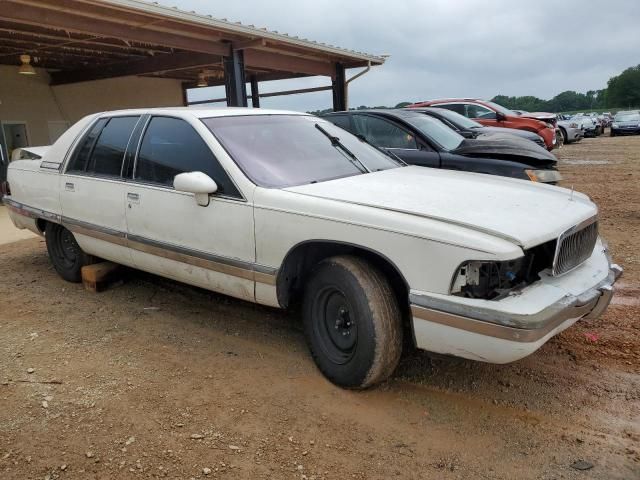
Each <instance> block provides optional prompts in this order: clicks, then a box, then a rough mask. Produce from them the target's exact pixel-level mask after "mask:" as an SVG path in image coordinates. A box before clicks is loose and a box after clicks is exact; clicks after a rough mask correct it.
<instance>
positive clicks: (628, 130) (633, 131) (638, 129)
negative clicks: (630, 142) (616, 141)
mask: <svg viewBox="0 0 640 480" xmlns="http://www.w3.org/2000/svg"><path fill="white" fill-rule="evenodd" d="M611 131H612V132H613V133H614V134H615V135H624V134H625V133H626V134H636V133H640V127H618V128H611Z"/></svg>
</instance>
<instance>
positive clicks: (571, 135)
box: [565, 127, 584, 142]
mask: <svg viewBox="0 0 640 480" xmlns="http://www.w3.org/2000/svg"><path fill="white" fill-rule="evenodd" d="M565 130H566V132H567V140H568V141H570V142H575V141H577V140H580V139H582V137H584V132H583V131H582V129H581V128H571V127H567V128H566V129H565Z"/></svg>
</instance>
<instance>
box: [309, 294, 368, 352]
mask: <svg viewBox="0 0 640 480" xmlns="http://www.w3.org/2000/svg"><path fill="white" fill-rule="evenodd" d="M314 313H315V315H314V317H315V320H316V321H315V322H314V330H315V331H316V335H317V338H318V340H319V343H320V345H321V347H322V350H323V352H324V353H325V355H326V356H327V357H328V358H329V359H330V360H331V361H332V362H334V363H337V364H344V363H346V362H348V361H349V360H350V359H351V357H353V354H354V352H355V348H356V344H357V341H358V328H357V324H356V321H355V316H354V313H353V311H352V309H351V307H350V305H349V302H348V301H347V299H346V297H345V296H344V294H343V293H342V292H341V291H340V290H338V289H337V288H335V287H326V288H324V289H323V290H322V291H321V292H319V293H318V295H317V296H316V299H315V302H314Z"/></svg>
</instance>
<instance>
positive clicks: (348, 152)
mask: <svg viewBox="0 0 640 480" xmlns="http://www.w3.org/2000/svg"><path fill="white" fill-rule="evenodd" d="M316 128H317V129H318V130H320V131H321V132H322V134H323V135H324V136H325V137H327V138H328V139H329V140H331V145H333V146H334V147H336V148H339V149H340V150H342V151H343V152H344V153H345V155H347V157H348V159H349V161H350V162H351V163H353V165H354V166H355V167H356V168H357V169H358V170H360V171H361V172H362V173H371V170H369V169H368V168H367V167H365V166H364V164H363V163H362V162H361V161H360V160H359V159H358V157H356V156H355V155H354V154H353V152H352V151H351V150H349V149H348V148H347V147H345V146H344V144H343V143H342V142H341V141H340V139H339V138H338V137H335V136H333V135H331V134H330V133H329V132H327V131H326V130H325V129H324V128H322V127H321V126H320V125H319V124H317V123H316Z"/></svg>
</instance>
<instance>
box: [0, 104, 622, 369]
mask: <svg viewBox="0 0 640 480" xmlns="http://www.w3.org/2000/svg"><path fill="white" fill-rule="evenodd" d="M123 113H127V114H129V115H133V114H136V115H137V114H152V115H166V116H173V117H177V118H181V119H184V120H185V121H187V122H189V123H190V124H191V125H192V126H193V127H194V129H195V130H196V131H197V132H198V133H199V134H200V136H201V137H202V138H203V139H204V141H205V142H206V144H207V145H208V147H209V148H210V149H211V151H212V152H213V153H214V154H215V156H216V158H217V159H218V160H219V162H220V164H221V165H222V167H223V168H224V169H225V170H226V172H227V173H228V174H229V176H230V177H231V179H232V180H233V182H234V183H235V184H236V186H237V188H238V190H239V191H240V193H241V194H242V197H243V198H242V199H230V198H226V197H224V196H221V195H215V194H214V195H212V196H211V199H210V200H211V201H210V203H209V205H208V206H206V207H202V206H199V205H197V203H196V201H195V200H194V198H193V194H190V193H185V192H178V191H175V190H173V189H171V188H163V187H158V186H151V185H144V184H139V183H136V182H135V181H131V180H129V181H124V180H118V179H104V178H98V177H91V176H86V175H77V174H69V173H66V172H65V164H66V162H67V160H68V157H69V155H68V153H69V152H70V151H71V150H72V149H73V148H74V145H75V143H76V142H77V139H78V138H79V136H80V135H81V134H82V133H83V132H84V131H85V130H86V129H87V128H88V126H89V125H90V124H92V122H93V121H94V120H95V119H96V118H97V117H99V116H111V115H113V116H115V115H122V114H123ZM265 114H269V115H283V114H286V115H302V114H299V113H295V112H282V111H270V110H262V109H260V110H257V109H256V110H249V109H220V110H219V109H211V108H177V109H143V110H130V111H125V112H108V113H104V114H96V115H91V116H89V117H86V118H85V119H83V120H81V121H80V122H78V123H77V124H76V125H74V126H72V127H71V128H70V129H69V130H67V131H66V132H65V133H64V134H63V135H62V136H61V137H60V139H59V140H58V141H57V142H56V143H54V145H52V146H51V147H50V148H49V150H48V152H47V156H46V159H45V160H46V162H44V161H40V160H22V161H16V162H13V163H12V164H11V165H10V168H9V172H8V180H9V183H10V185H11V191H12V195H11V196H10V197H7V198H6V200H7V201H8V203H9V205H10V206H12V211H11V212H10V215H11V218H12V220H13V222H14V223H15V225H16V226H18V227H19V228H28V229H30V230H32V231H34V232H36V233H41V232H40V225H39V223H38V219H48V220H52V221H57V222H60V223H63V225H65V226H66V225H69V228H70V229H72V231H73V232H74V235H75V237H76V240H77V241H78V243H79V245H80V246H81V247H82V249H83V250H85V251H86V252H87V253H90V254H93V255H96V256H99V257H101V258H105V259H108V260H112V261H114V262H118V263H122V264H125V265H129V266H132V267H135V268H139V269H141V270H145V271H149V272H153V273H156V274H159V275H163V276H166V277H169V278H172V279H176V280H179V281H183V282H186V283H189V284H192V285H197V286H200V287H203V288H207V289H210V290H213V291H218V292H222V293H225V294H228V295H232V296H235V297H238V298H242V299H245V300H250V301H255V302H257V303H261V304H264V305H270V306H275V307H278V306H281V305H280V301H279V296H278V272H279V270H280V269H281V267H282V265H283V262H284V261H285V259H286V257H287V254H288V253H290V252H291V251H292V249H294V248H295V247H296V246H297V245H300V244H303V243H305V242H309V241H324V242H339V243H344V244H350V245H355V246H358V247H361V248H363V249H366V250H369V251H371V252H375V253H376V254H378V255H380V256H381V257H383V258H385V259H387V260H388V261H389V262H390V263H391V264H392V265H393V266H394V267H395V268H397V270H398V272H399V273H400V275H401V276H402V278H403V279H404V280H405V281H406V284H407V286H408V289H409V293H410V301H411V302H412V303H413V304H415V305H412V311H414V315H413V330H414V334H415V339H416V343H417V346H418V347H420V348H424V349H427V350H430V351H435V352H439V353H447V354H453V355H458V356H461V357H465V358H471V359H476V360H483V361H488V362H496V363H503V362H507V361H512V360H516V359H518V358H521V357H523V356H525V355H527V354H529V353H531V352H533V351H535V350H536V349H537V348H539V346H540V345H542V344H543V343H544V342H546V341H547V340H548V339H549V338H550V337H551V336H553V335H554V334H556V333H558V332H559V331H561V330H562V329H564V328H567V327H569V326H570V325H572V324H573V323H574V322H575V321H577V319H579V318H580V317H582V316H584V315H587V314H588V313H589V311H591V309H593V308H595V306H596V304H597V305H599V306H600V307H602V305H603V303H602V302H604V300H603V301H601V300H600V297H602V298H604V297H605V293H606V292H607V291H608V290H607V289H608V288H609V287H610V284H612V283H613V281H615V278H613V280H611V266H610V262H609V260H608V257H607V254H606V248H605V247H604V246H603V244H602V243H600V242H598V244H597V246H596V248H595V249H594V251H593V253H592V255H591V258H590V259H589V260H588V261H586V262H584V263H583V264H582V265H580V266H579V267H578V268H576V269H574V270H573V271H571V272H569V273H566V274H564V275H562V276H559V277H552V276H551V275H550V274H548V273H546V272H542V274H541V275H542V278H541V280H539V281H537V282H535V283H533V284H532V285H529V286H528V287H525V288H523V289H521V290H519V291H518V292H517V294H514V295H509V296H507V297H505V298H503V299H501V300H477V299H468V298H463V297H459V296H453V295H450V294H449V288H450V286H451V281H452V278H453V275H454V273H455V272H457V270H458V268H459V267H460V265H461V264H462V263H463V262H465V261H469V260H510V259H516V258H518V257H521V256H522V255H523V249H527V248H530V247H533V246H536V245H539V244H541V243H543V242H545V241H548V240H552V239H555V238H557V237H558V236H559V235H560V234H561V233H562V232H564V231H566V230H567V229H569V228H571V227H573V226H574V225H576V224H579V223H580V222H582V221H583V220H585V219H589V218H592V217H594V216H596V215H597V208H596V206H595V205H594V204H593V203H592V202H591V201H590V200H589V199H588V197H586V196H585V195H583V194H579V193H577V192H573V191H570V190H567V189H563V188H559V187H553V186H548V185H544V184H540V183H533V182H528V181H521V180H515V179H511V178H506V177H497V176H489V175H479V174H472V173H467V172H454V171H448V170H437V169H426V168H421V167H405V168H397V169H391V170H385V171H380V172H374V173H369V174H366V175H358V176H352V177H347V178H343V179H339V180H332V181H325V182H319V183H315V184H310V185H303V186H298V187H291V188H284V189H277V188H262V187H259V186H257V185H255V184H253V183H252V182H251V181H250V180H249V179H248V178H247V177H246V176H245V175H244V174H243V172H242V171H241V170H240V168H239V167H238V165H237V164H236V163H235V162H234V160H233V159H232V158H231V157H230V156H229V154H228V153H227V152H226V150H225V149H224V148H222V146H221V145H220V144H219V143H218V141H217V140H216V139H215V137H214V136H213V135H212V134H211V132H210V131H209V130H208V129H207V128H206V127H205V125H204V124H203V123H202V122H201V121H200V119H201V118H209V117H224V116H231V115H265ZM314 121H317V122H320V123H322V122H325V121H324V120H322V119H317V120H314ZM89 227H90V228H89ZM92 229H93V230H92ZM603 292H604V293H603ZM587 297H588V298H589V302H590V303H589V304H588V307H589V309H588V310H585V308H587V307H583V309H582V310H580V314H579V315H577V316H576V317H573V316H571V313H570V312H569V310H570V309H569V308H568V307H566V308H565V306H563V305H565V304H564V303H562V302H568V299H570V300H571V301H572V302H573V303H572V305H573V306H575V305H576V302H578V303H579V299H585V298H587ZM607 298H610V297H607ZM574 299H575V301H574ZM423 300H424V301H425V302H427V303H429V302H431V303H432V304H436V305H437V304H438V302H441V304H442V305H445V304H446V305H453V306H454V307H455V309H457V310H456V311H461V312H467V313H469V314H471V313H472V312H473V311H474V310H477V311H481V312H485V311H486V312H494V313H495V314H496V315H499V316H501V318H502V317H505V318H509V316H513V317H514V318H518V319H519V320H518V321H519V322H520V323H519V324H518V327H517V329H521V330H522V331H525V332H528V329H527V327H531V329H535V328H537V327H538V326H539V321H540V317H539V316H540V315H541V313H543V312H545V311H547V310H548V309H549V308H555V309H560V310H562V311H561V312H560V313H562V318H561V320H562V321H561V322H559V323H558V324H557V325H555V324H554V326H553V328H551V327H549V328H550V329H549V330H548V331H546V330H545V332H542V333H541V334H540V335H538V337H539V338H535V339H534V340H531V341H522V340H521V339H518V335H519V333H518V331H516V332H515V334H514V335H515V337H514V338H515V340H513V339H512V340H508V339H507V340H505V339H504V338H497V337H494V336H492V335H491V334H486V333H478V331H480V332H482V331H484V330H483V328H484V327H486V326H488V328H489V329H495V328H496V324H495V323H494V322H492V321H491V319H490V318H489V320H486V319H485V320H481V321H480V320H477V319H475V320H470V319H468V318H466V317H467V315H466V314H465V315H460V314H459V313H458V314H454V313H452V314H451V315H449V320H451V321H452V322H453V323H452V324H455V322H459V321H468V322H469V325H471V326H472V327H473V328H470V329H465V328H457V327H452V326H451V325H452V324H449V325H445V324H443V323H442V319H440V320H437V318H436V317H437V316H438V312H437V311H434V310H433V309H430V308H431V307H429V308H426V307H425V308H423V307H421V306H419V305H418V304H417V303H416V302H419V301H423ZM407 301H408V300H407ZM585 301H586V300H585ZM427 303H424V304H423V306H424V305H426V304H427ZM606 303H608V300H606ZM567 305H568V303H567ZM604 306H605V307H606V305H604ZM455 309H454V310H455ZM436 310H437V309H436ZM452 311H453V310H452ZM573 311H577V310H571V312H573ZM434 312H435V313H434ZM458 317H459V318H458ZM488 317H490V315H489V316H488ZM460 319H462V320H460ZM449 320H447V321H449ZM478 322H481V323H483V322H484V323H483V325H480V327H482V328H480V330H478V331H475V330H477V329H476V326H477V325H478ZM504 323H505V324H504V325H498V327H499V328H503V329H505V330H506V331H507V333H508V334H509V335H511V334H513V332H512V331H511V330H513V329H514V327H513V326H512V325H511V326H510V325H509V321H508V320H507V321H506V322H504ZM474 329H475V330H474ZM517 329H516V330H517ZM509 332H510V333H509Z"/></svg>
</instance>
